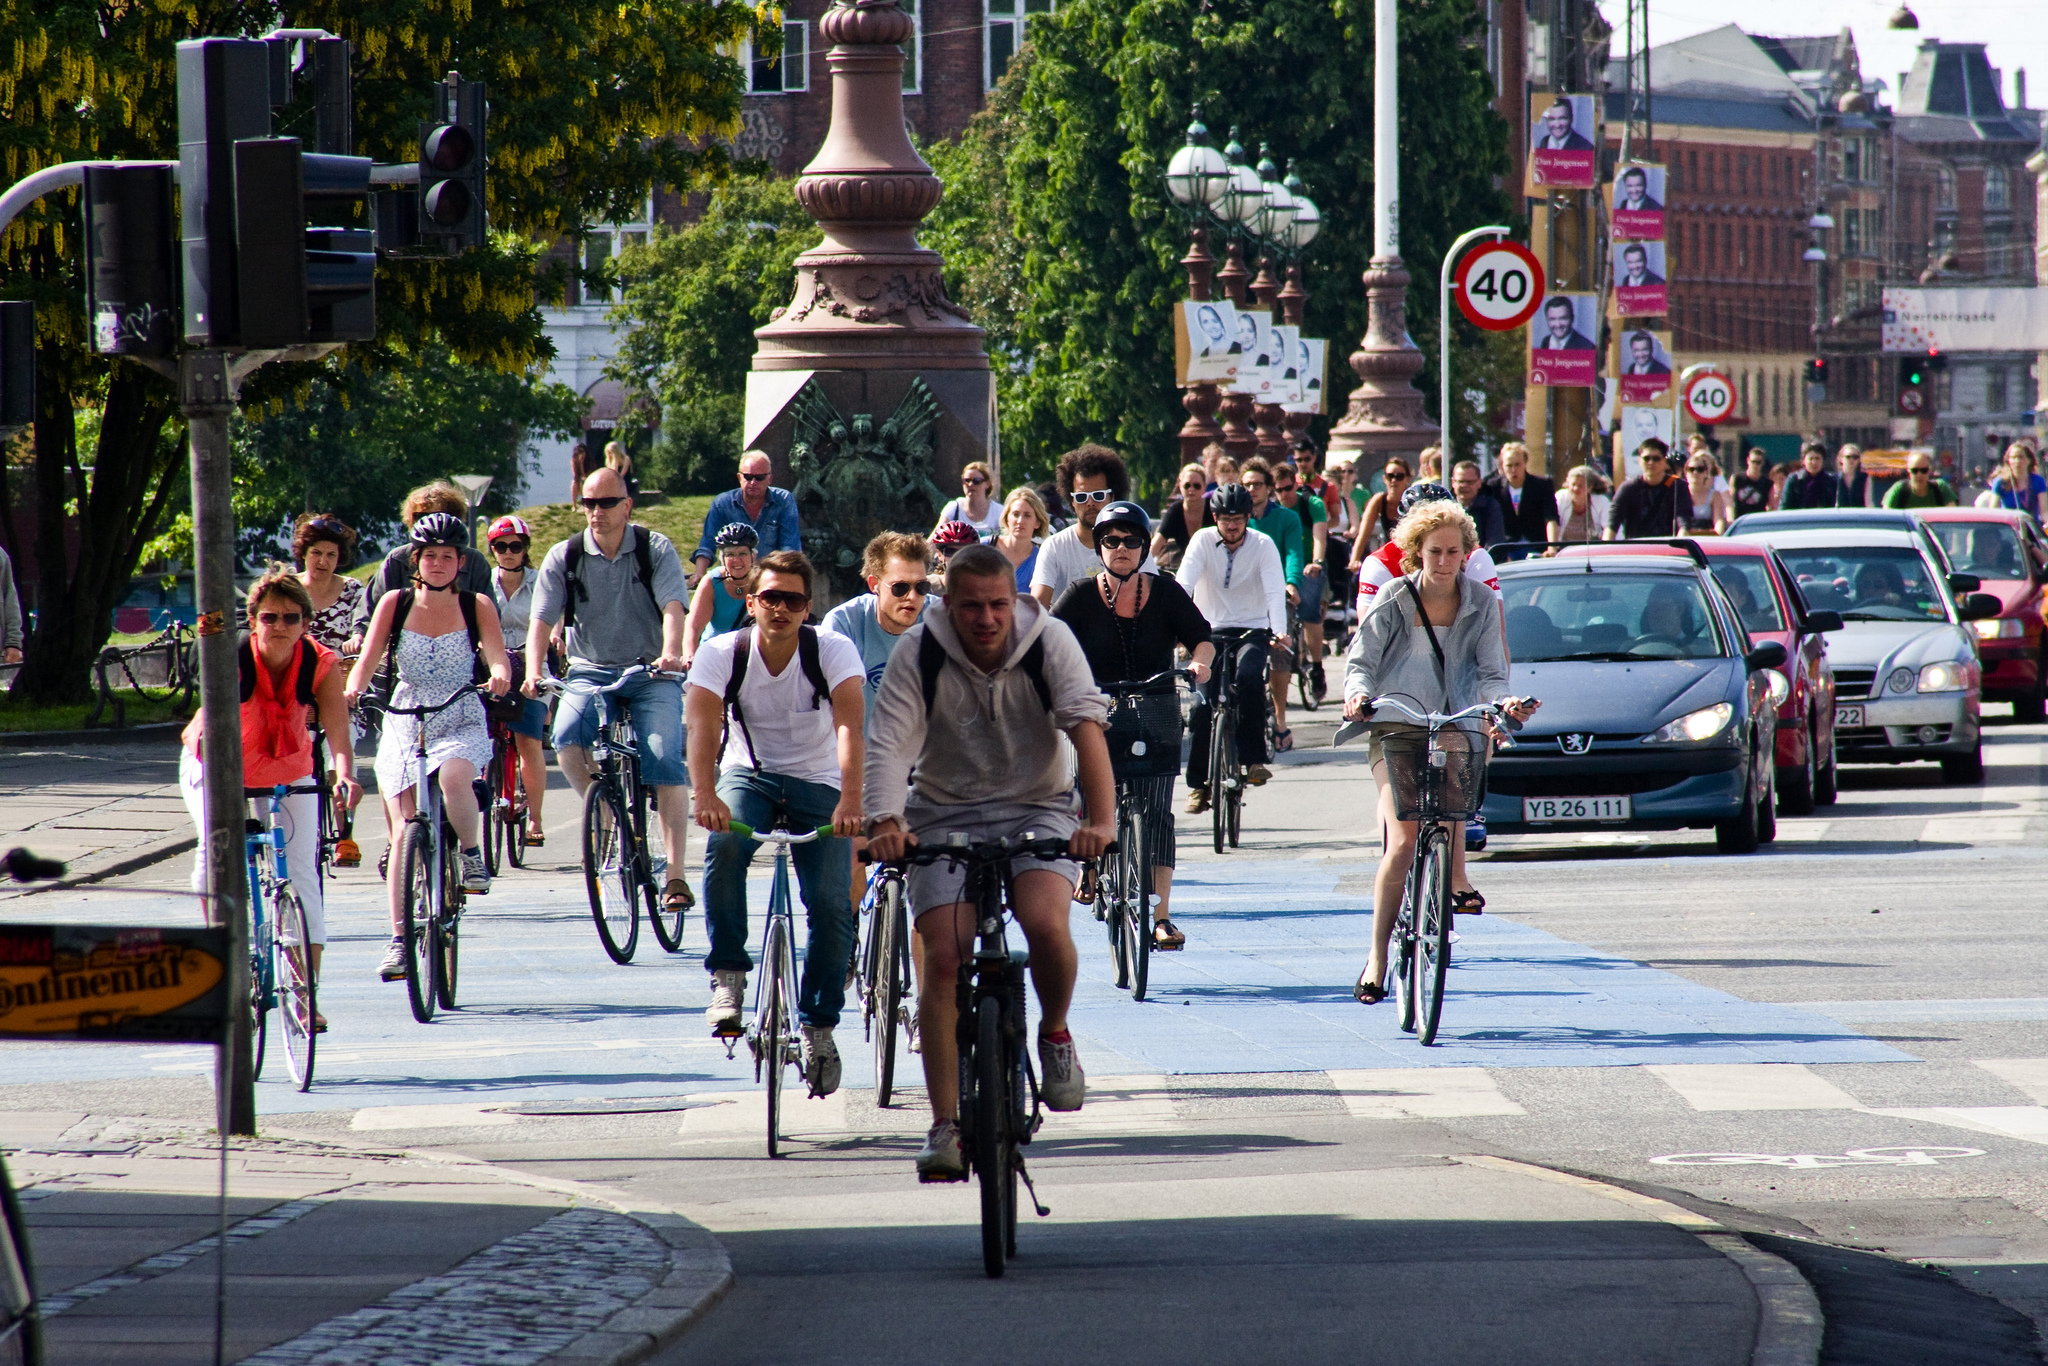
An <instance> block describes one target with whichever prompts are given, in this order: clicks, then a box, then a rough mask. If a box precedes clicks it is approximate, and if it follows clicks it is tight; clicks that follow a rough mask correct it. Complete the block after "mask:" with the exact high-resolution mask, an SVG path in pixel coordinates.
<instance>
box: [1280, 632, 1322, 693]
mask: <svg viewBox="0 0 2048 1366" xmlns="http://www.w3.org/2000/svg"><path fill="white" fill-rule="evenodd" d="M1308 625H1309V624H1308V622H1307V621H1306V620H1304V619H1303V618H1302V616H1301V613H1300V611H1299V610H1298V609H1296V608H1294V607H1289V608H1288V609H1287V638H1288V642H1289V644H1288V648H1289V650H1290V651H1292V655H1293V673H1294V691H1295V695H1296V696H1297V697H1299V698H1300V699H1301V708H1302V710H1303V711H1314V710H1315V709H1316V708H1317V707H1318V706H1319V705H1321V703H1322V699H1321V698H1319V697H1317V696H1316V674H1315V666H1316V665H1317V664H1319V663H1321V662H1322V661H1320V660H1318V659H1313V658H1311V657H1310V656H1309V652H1308Z"/></svg>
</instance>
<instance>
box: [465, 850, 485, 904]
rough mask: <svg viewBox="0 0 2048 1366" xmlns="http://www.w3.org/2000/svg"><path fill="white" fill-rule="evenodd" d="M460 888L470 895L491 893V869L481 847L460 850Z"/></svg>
mask: <svg viewBox="0 0 2048 1366" xmlns="http://www.w3.org/2000/svg"><path fill="white" fill-rule="evenodd" d="M462 890H463V891H465V892H468V893H469V894H470V895H472V896H489V895H490V894H491V870H490V867H489V865H487V864H486V863H485V862H484V851H483V850H481V849H465V850H463V851H462Z"/></svg>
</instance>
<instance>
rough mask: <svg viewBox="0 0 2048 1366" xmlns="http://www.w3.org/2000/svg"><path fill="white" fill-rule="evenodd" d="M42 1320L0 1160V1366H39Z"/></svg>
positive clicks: (23, 1228)
mask: <svg viewBox="0 0 2048 1366" xmlns="http://www.w3.org/2000/svg"><path fill="white" fill-rule="evenodd" d="M42 1362H43V1320H42V1315H41V1313H40V1312H39V1311H38V1309H37V1307H36V1278H35V1268H34V1264H33V1263H32V1262H31V1261H30V1259H29V1250H28V1225H27V1223H26V1222H24V1221H23V1219H22V1217H21V1205H20V1202H18V1201H17V1200H16V1199H15V1198H14V1183H13V1182H12V1181H11V1180H9V1179H8V1176H7V1162H6V1160H5V1158H4V1157H0V1366H42Z"/></svg>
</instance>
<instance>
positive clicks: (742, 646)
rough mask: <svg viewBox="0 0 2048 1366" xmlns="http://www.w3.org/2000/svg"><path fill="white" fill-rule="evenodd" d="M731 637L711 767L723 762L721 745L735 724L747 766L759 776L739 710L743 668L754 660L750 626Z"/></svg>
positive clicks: (751, 735)
mask: <svg viewBox="0 0 2048 1366" xmlns="http://www.w3.org/2000/svg"><path fill="white" fill-rule="evenodd" d="M732 635H733V645H732V673H731V674H730V675H729V676H728V677H727V678H726V680H725V714H724V718H723V721H722V725H723V729H721V730H720V731H719V733H718V757H717V758H716V759H714V760H712V763H713V764H718V763H720V762H722V761H723V760H724V759H725V745H726V742H727V741H728V740H730V739H731V738H732V726H733V722H735V721H737V722H739V726H740V734H741V735H742V736H744V737H745V739H746V742H747V762H748V763H750V764H752V765H753V767H754V771H755V772H756V773H759V772H760V771H761V760H760V758H759V757H758V756H757V755H756V754H755V753H754V733H753V732H752V731H750V730H748V729H747V714H746V712H744V711H742V710H741V709H740V685H741V684H743V683H745V682H746V681H747V665H748V664H749V663H750V662H751V661H752V660H753V657H754V623H753V622H751V621H750V622H748V623H747V624H746V625H745V626H742V627H740V629H739V630H737V631H734V632H733V633H732Z"/></svg>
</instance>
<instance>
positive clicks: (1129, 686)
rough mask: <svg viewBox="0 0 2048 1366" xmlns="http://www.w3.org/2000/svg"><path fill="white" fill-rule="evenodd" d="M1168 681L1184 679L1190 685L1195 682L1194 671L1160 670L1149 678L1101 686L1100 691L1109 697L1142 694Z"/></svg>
mask: <svg viewBox="0 0 2048 1366" xmlns="http://www.w3.org/2000/svg"><path fill="white" fill-rule="evenodd" d="M1169 679H1186V680H1187V681H1188V682H1190V683H1192V682H1194V681H1195V671H1194V670H1193V669H1182V668H1172V669H1161V670H1160V671H1159V672H1158V673H1156V674H1153V675H1152V676H1151V677H1150V678H1130V679H1123V680H1120V681H1112V682H1110V683H1106V684H1104V685H1103V688H1102V690H1103V691H1104V692H1106V693H1109V694H1110V695H1111V696H1116V695H1118V694H1120V693H1137V692H1144V691H1145V690H1146V689H1147V688H1150V687H1151V686H1152V685H1153V684H1155V683H1164V682H1166V681H1167V680H1169Z"/></svg>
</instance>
